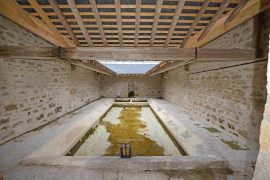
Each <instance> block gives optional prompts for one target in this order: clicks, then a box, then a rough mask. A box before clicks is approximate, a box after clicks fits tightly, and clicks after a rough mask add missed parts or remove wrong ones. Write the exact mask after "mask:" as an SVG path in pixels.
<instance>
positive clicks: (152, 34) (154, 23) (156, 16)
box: [149, 0, 163, 47]
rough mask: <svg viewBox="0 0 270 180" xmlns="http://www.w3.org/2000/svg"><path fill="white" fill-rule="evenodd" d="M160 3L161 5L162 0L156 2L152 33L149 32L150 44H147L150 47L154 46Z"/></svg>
mask: <svg viewBox="0 0 270 180" xmlns="http://www.w3.org/2000/svg"><path fill="white" fill-rule="evenodd" d="M162 3H163V0H157V2H156V9H155V16H154V20H153V26H152V32H151V37H150V42H149V46H150V47H151V46H153V44H154V40H155V36H156V31H157V26H158V20H159V17H160V13H161V8H162Z"/></svg>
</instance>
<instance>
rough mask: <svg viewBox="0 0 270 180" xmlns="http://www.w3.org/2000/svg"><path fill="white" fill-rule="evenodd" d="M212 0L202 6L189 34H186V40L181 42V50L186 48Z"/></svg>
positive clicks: (207, 0) (206, 0)
mask: <svg viewBox="0 0 270 180" xmlns="http://www.w3.org/2000/svg"><path fill="white" fill-rule="evenodd" d="M210 2H211V0H205V1H204V3H203V4H202V7H201V9H200V10H199V12H198V14H197V16H196V18H195V19H194V21H193V23H192V25H191V26H190V28H189V30H188V33H187V34H186V36H185V38H184V39H183V41H182V42H181V45H180V48H183V47H185V45H186V42H187V40H188V38H189V37H190V36H191V34H192V32H193V31H194V29H195V27H196V26H197V24H198V23H199V21H200V19H201V17H202V15H203V14H204V12H205V10H206V8H207V7H208V5H209V4H210Z"/></svg>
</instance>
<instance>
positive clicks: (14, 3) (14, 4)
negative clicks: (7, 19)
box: [3, 0, 37, 28]
mask: <svg viewBox="0 0 270 180" xmlns="http://www.w3.org/2000/svg"><path fill="white" fill-rule="evenodd" d="M3 2H4V1H3ZM9 3H10V5H11V6H12V7H13V8H15V9H16V10H17V12H16V14H17V15H19V16H22V17H23V19H25V21H26V22H27V23H29V25H31V26H33V27H35V28H36V27H37V25H36V24H35V23H34V22H33V21H32V20H31V18H30V16H29V13H28V12H27V11H25V10H24V9H23V8H22V7H21V6H20V5H19V4H18V2H17V1H16V0H9Z"/></svg>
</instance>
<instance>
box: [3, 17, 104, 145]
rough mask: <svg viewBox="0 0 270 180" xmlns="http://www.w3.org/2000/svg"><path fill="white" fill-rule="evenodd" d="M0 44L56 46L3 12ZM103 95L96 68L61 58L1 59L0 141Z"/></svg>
mask: <svg viewBox="0 0 270 180" xmlns="http://www.w3.org/2000/svg"><path fill="white" fill-rule="evenodd" d="M0 22H1V23H0V40H1V43H0V45H10V46H11V45H19V46H52V45H51V44H49V43H48V42H46V41H45V40H43V39H41V38H39V37H37V36H36V35H34V34H32V33H31V32H29V31H27V30H25V29H23V28H21V27H20V26H18V25H16V24H15V23H13V22H11V21H9V20H7V19H6V18H4V17H2V16H0ZM99 97H100V95H99V79H98V78H97V75H96V73H95V72H93V71H90V70H87V69H83V68H80V67H77V66H71V65H70V64H67V63H64V62H63V61H60V60H57V61H56V60H50V61H49V60H46V61H42V60H31V59H10V58H2V59H0V143H2V142H5V141H7V140H9V139H11V138H13V137H16V136H18V135H20V134H22V133H24V132H26V131H29V130H32V129H34V128H36V127H39V126H40V125H43V124H45V123H47V122H49V121H51V120H54V119H56V118H58V117H60V116H61V115H63V114H65V113H68V112H70V111H72V110H74V109H76V108H79V107H81V106H83V105H85V104H87V103H89V102H92V101H94V100H96V99H98V98H99Z"/></svg>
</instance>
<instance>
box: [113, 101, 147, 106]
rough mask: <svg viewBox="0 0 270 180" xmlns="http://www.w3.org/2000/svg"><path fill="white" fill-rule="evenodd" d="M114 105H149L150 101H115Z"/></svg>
mask: <svg viewBox="0 0 270 180" xmlns="http://www.w3.org/2000/svg"><path fill="white" fill-rule="evenodd" d="M113 104H114V105H121V106H128V105H134V106H147V105H148V104H149V103H148V102H114V103H113Z"/></svg>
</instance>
